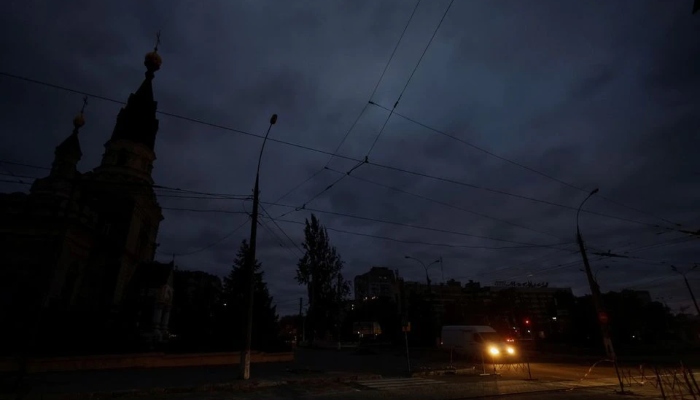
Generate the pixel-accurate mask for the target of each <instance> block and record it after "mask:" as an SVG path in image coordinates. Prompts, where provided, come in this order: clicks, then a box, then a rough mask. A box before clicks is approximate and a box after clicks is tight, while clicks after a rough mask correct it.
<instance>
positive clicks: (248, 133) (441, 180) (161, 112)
mask: <svg viewBox="0 0 700 400" xmlns="http://www.w3.org/2000/svg"><path fill="white" fill-rule="evenodd" d="M0 75H2V76H6V77H10V78H15V79H19V80H23V81H26V82H31V83H35V84H39V85H44V86H48V87H52V88H56V89H60V90H65V91H69V92H72V93H77V94H82V95H87V96H90V97H93V98H97V99H100V100H105V101H110V102H114V103H118V104H124V102H121V101H118V100H114V99H110V98H107V97H104V96H98V95H94V94H91V93H87V92H83V91H79V90H75V89H70V88H66V87H63V86H59V85H54V84H50V83H46V82H42V81H38V80H34V79H30V78H25V77H21V76H18V75H14V74H9V73H6V72H2V71H0ZM156 112H157V113H159V114H161V115H166V116H169V117H173V118H178V119H181V120H186V121H190V122H194V123H198V124H201V125H205V126H210V127H213V128H217V129H221V130H225V131H230V132H235V133H240V134H244V135H248V136H254V137H257V138H260V139H264V136H262V135H259V134H254V133H250V132H246V131H242V130H239V129H234V128H230V127H226V126H223V125H219V124H214V123H210V122H206V121H202V120H198V119H195V118H190V117H185V116H181V115H177V114H173V113H166V112H163V111H156ZM268 140H269V141H272V142H276V143H280V144H284V145H287V146H291V147H295V148H299V149H304V150H308V151H312V152H315V153H319V154H326V155H334V156H335V157H337V158H342V159H345V160H350V161H355V162H357V163H365V164H370V165H374V166H375V167H378V168H382V169H386V170H389V171H394V172H401V173H405V174H409V175H413V176H418V177H422V178H427V179H432V180H436V181H440V182H446V183H451V184H455V185H460V186H465V187H471V188H474V189H479V190H484V191H488V192H492V193H497V194H501V195H506V196H511V197H514V198H519V199H525V200H530V201H534V202H538V203H542V204H548V205H552V206H557V207H563V208H568V209H572V210H575V209H576V208H575V207H571V206H565V205H561V204H557V203H553V202H550V201H546V200H541V199H536V198H532V197H527V196H522V195H518V194H514V193H509V192H505V191H502V190H497V189H490V188H485V187H480V186H477V185H472V184H468V183H466V182H460V181H455V180H453V179H448V178H443V177H439V176H433V175H429V174H426V173H421V172H417V171H410V170H406V169H403V168H398V167H394V166H390V165H384V164H379V163H375V162H370V161H369V160H367V159H366V160H360V159H357V158H354V157H349V156H344V155H340V154H334V153H331V152H329V151H325V150H320V149H316V148H313V147H308V146H304V145H300V144H297V143H292V142H287V141H284V140H279V139H275V138H269V139H268ZM581 211H582V212H584V213H588V214H593V215H598V216H603V217H607V218H613V219H617V220H621V221H626V222H630V223H635V224H641V225H646V226H650V227H653V228H662V229H666V230H669V231H672V230H675V231H678V232H680V230H677V229H672V228H667V227H662V226H659V225H653V224H648V223H645V222H640V221H635V220H631V219H627V218H621V217H614V216H610V215H606V214H602V213H596V212H593V211H588V210H581ZM683 233H688V232H683ZM693 234H697V233H693Z"/></svg>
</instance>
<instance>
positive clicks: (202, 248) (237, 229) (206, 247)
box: [159, 218, 250, 257]
mask: <svg viewBox="0 0 700 400" xmlns="http://www.w3.org/2000/svg"><path fill="white" fill-rule="evenodd" d="M248 221H250V218H246V220H245V221H243V223H242V224H240V225H238V226H237V227H236V228H235V229H234V230H232V231H231V232H229V233H227V234H226V235H224V236H222V237H221V238H220V239H218V240H216V241H214V242H212V243H210V244H208V245H206V246H204V247H200V248H199V249H197V250H194V251H190V252H187V253H164V252H159V253H160V254H163V255H172V256H173V257H184V256H190V255H192V254H197V253H200V252H202V251H204V250H208V249H210V248H212V247H214V246H216V245H217V244H219V243H221V242H223V241H224V240H226V239H228V238H230V237H231V236H233V235H234V234H235V233H236V232H238V231H239V230H240V229H241V228H243V226H245V224H247V223H248Z"/></svg>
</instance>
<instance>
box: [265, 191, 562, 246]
mask: <svg viewBox="0 0 700 400" xmlns="http://www.w3.org/2000/svg"><path fill="white" fill-rule="evenodd" d="M261 203H262V204H267V205H273V206H280V207H289V208H293V209H294V208H296V207H295V206H292V205H289V204H278V203H269V202H261ZM305 210H307V211H310V212H316V213H321V214H328V215H335V216H338V217H345V218H353V219H358V220H363V221H370V222H377V223H383V224H388V225H396V226H402V227H406V228H413V229H421V230H426V231H432V232H440V233H448V234H453V235H460V236H467V237H473V238H478V239H485V240H493V241H497V242H505V243H513V244H520V245H526V246H532V247H545V248H559V247H557V246H563V245H567V244H571V243H573V242H571V243H555V244H551V245H540V244H533V243H523V242H518V241H513V240H507V239H499V238H492V237H488V236H481V235H474V234H470V233H465V232H456V231H450V230H447V229H440V228H431V227H426V226H421V225H414V224H408V223H403V222H396V221H389V220H382V219H378V218H371V217H365V216H361V215H353V214H347V213H341V212H336V211H330V210H319V209H314V208H308V207H307V208H305Z"/></svg>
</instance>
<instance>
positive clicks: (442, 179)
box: [0, 160, 686, 233]
mask: <svg viewBox="0 0 700 400" xmlns="http://www.w3.org/2000/svg"><path fill="white" fill-rule="evenodd" d="M362 163H366V164H370V165H374V166H376V167H379V168H384V169H389V170H392V171H397V172H402V173H406V174H411V175H415V176H420V177H424V178H429V179H433V180H437V181H441V182H446V183H451V184H456V185H460V186H465V187H470V188H473V189H480V190H484V191H488V192H493V193H497V194H502V195H507V196H511V197H514V198H520V199H524V200H530V201H533V202H537V203H542V204H547V205H550V206H556V207H560V208H566V209H570V210H577V208H576V207H572V206H567V205H564V204H558V203H554V202H551V201H547V200H541V199H537V198H532V197H528V196H522V195H518V194H514V193H509V192H505V191H502V190H498V189H490V188H485V187H481V186H477V185H473V184H470V183H466V182H460V181H455V180H452V179H448V178H442V177H437V176H432V175H428V174H424V173H421V172H416V171H409V170H406V169H403V168H398V167H391V166H387V165H381V164H376V163H372V162H369V161H368V160H364V161H360V162H359V163H358V165H356V166H355V167H353V169H354V168H357V167H359V166H360V165H361V164H362ZM25 165H27V164H25ZM41 168H43V167H41ZM350 172H352V170H350V171H348V172H347V173H346V174H349V173H350ZM0 175H2V174H0ZM8 182H9V183H17V182H13V181H8ZM338 182H339V180H336V181H335V182H333V183H332V184H331V185H329V186H327V187H326V188H325V189H324V190H322V191H321V192H319V193H317V194H316V195H315V196H314V197H313V198H312V200H313V199H315V198H317V197H318V196H320V195H321V194H323V193H324V192H325V191H327V190H329V189H330V188H331V187H333V186H334V185H335V184H337V183H338ZM132 185H143V186H148V184H139V183H132ZM154 187H156V188H162V189H166V190H174V191H182V192H186V193H193V194H202V195H211V196H222V197H223V196H240V197H241V198H243V195H226V194H221V193H218V194H217V193H207V192H198V191H193V190H186V189H180V188H170V187H166V186H158V185H154ZM244 198H245V199H249V198H250V196H246V197H244ZM268 204H271V205H277V203H268ZM286 206H287V207H292V206H289V205H286ZM292 208H293V210H292V211H289V212H287V213H285V214H283V215H280V216H279V217H277V218H282V217H284V216H286V215H287V214H289V213H291V212H294V211H300V210H302V209H306V203H305V204H304V205H302V206H299V207H292ZM581 212H583V213H587V214H591V215H597V216H600V217H605V218H610V219H616V220H620V221H625V222H630V223H634V224H639V225H644V226H648V227H652V228H658V229H665V230H668V231H678V230H676V229H673V228H667V227H662V226H659V225H655V224H649V223H646V222H641V221H636V220H631V219H628V218H622V217H617V216H614V215H609V214H603V213H599V212H595V211H590V210H586V209H582V210H581ZM678 232H680V231H678ZM681 233H686V232H681Z"/></svg>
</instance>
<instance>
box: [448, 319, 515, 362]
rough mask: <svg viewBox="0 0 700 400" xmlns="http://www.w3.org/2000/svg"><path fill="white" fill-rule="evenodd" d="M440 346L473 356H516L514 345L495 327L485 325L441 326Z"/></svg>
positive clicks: (494, 357)
mask: <svg viewBox="0 0 700 400" xmlns="http://www.w3.org/2000/svg"><path fill="white" fill-rule="evenodd" d="M441 344H442V347H443V348H445V349H449V350H453V351H455V352H457V353H459V354H464V355H467V356H470V357H473V358H481V356H482V355H483V356H485V357H488V358H492V359H498V360H503V361H506V360H512V359H514V358H515V357H516V355H517V351H516V349H515V347H514V346H513V345H512V344H511V343H508V342H506V341H505V339H503V338H502V337H501V336H500V335H499V334H498V333H497V332H496V330H495V329H493V328H491V327H490V326H485V325H451V326H443V327H442V340H441Z"/></svg>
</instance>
